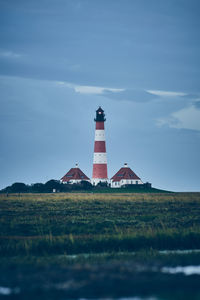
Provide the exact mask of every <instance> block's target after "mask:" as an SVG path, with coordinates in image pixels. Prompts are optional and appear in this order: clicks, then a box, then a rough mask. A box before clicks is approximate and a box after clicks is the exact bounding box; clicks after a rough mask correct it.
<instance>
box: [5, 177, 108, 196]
mask: <svg viewBox="0 0 200 300" xmlns="http://www.w3.org/2000/svg"><path fill="white" fill-rule="evenodd" d="M106 186H107V184H105V183H103V182H102V183H101V182H100V183H99V184H98V185H97V186H96V187H94V186H93V185H92V184H91V183H90V182H88V181H84V180H83V181H81V182H80V183H74V184H64V183H62V182H60V181H59V180H55V179H51V180H49V181H47V182H46V183H33V184H30V185H28V184H25V183H23V182H15V183H13V184H12V185H10V186H7V187H6V188H4V189H2V190H1V191H0V192H1V193H52V192H70V191H83V190H92V189H94V188H102V187H106Z"/></svg>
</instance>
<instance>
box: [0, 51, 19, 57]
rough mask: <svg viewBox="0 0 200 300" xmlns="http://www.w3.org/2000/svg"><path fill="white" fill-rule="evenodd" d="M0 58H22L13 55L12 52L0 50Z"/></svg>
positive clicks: (15, 54)
mask: <svg viewBox="0 0 200 300" xmlns="http://www.w3.org/2000/svg"><path fill="white" fill-rule="evenodd" d="M0 57H4V58H20V57H22V54H19V53H15V52H13V51H2V50H0Z"/></svg>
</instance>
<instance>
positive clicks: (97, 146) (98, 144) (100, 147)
mask: <svg viewBox="0 0 200 300" xmlns="http://www.w3.org/2000/svg"><path fill="white" fill-rule="evenodd" d="M94 152H106V142H105V141H95V143H94Z"/></svg>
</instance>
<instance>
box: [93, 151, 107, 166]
mask: <svg viewBox="0 0 200 300" xmlns="http://www.w3.org/2000/svg"><path fill="white" fill-rule="evenodd" d="M93 163H94V164H107V155H106V153H102V152H101V153H100V152H97V153H96V152H95V153H94V160H93Z"/></svg>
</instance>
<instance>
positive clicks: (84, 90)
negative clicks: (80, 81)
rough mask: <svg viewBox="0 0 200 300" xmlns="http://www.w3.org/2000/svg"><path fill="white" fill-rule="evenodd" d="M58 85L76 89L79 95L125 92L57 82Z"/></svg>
mask: <svg viewBox="0 0 200 300" xmlns="http://www.w3.org/2000/svg"><path fill="white" fill-rule="evenodd" d="M57 84H59V85H61V86H66V87H68V88H72V89H74V91H75V92H76V93H79V94H95V95H103V94H105V93H106V92H112V93H119V92H122V91H124V89H117V88H109V87H100V86H90V85H76V84H73V83H69V82H64V81H57Z"/></svg>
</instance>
